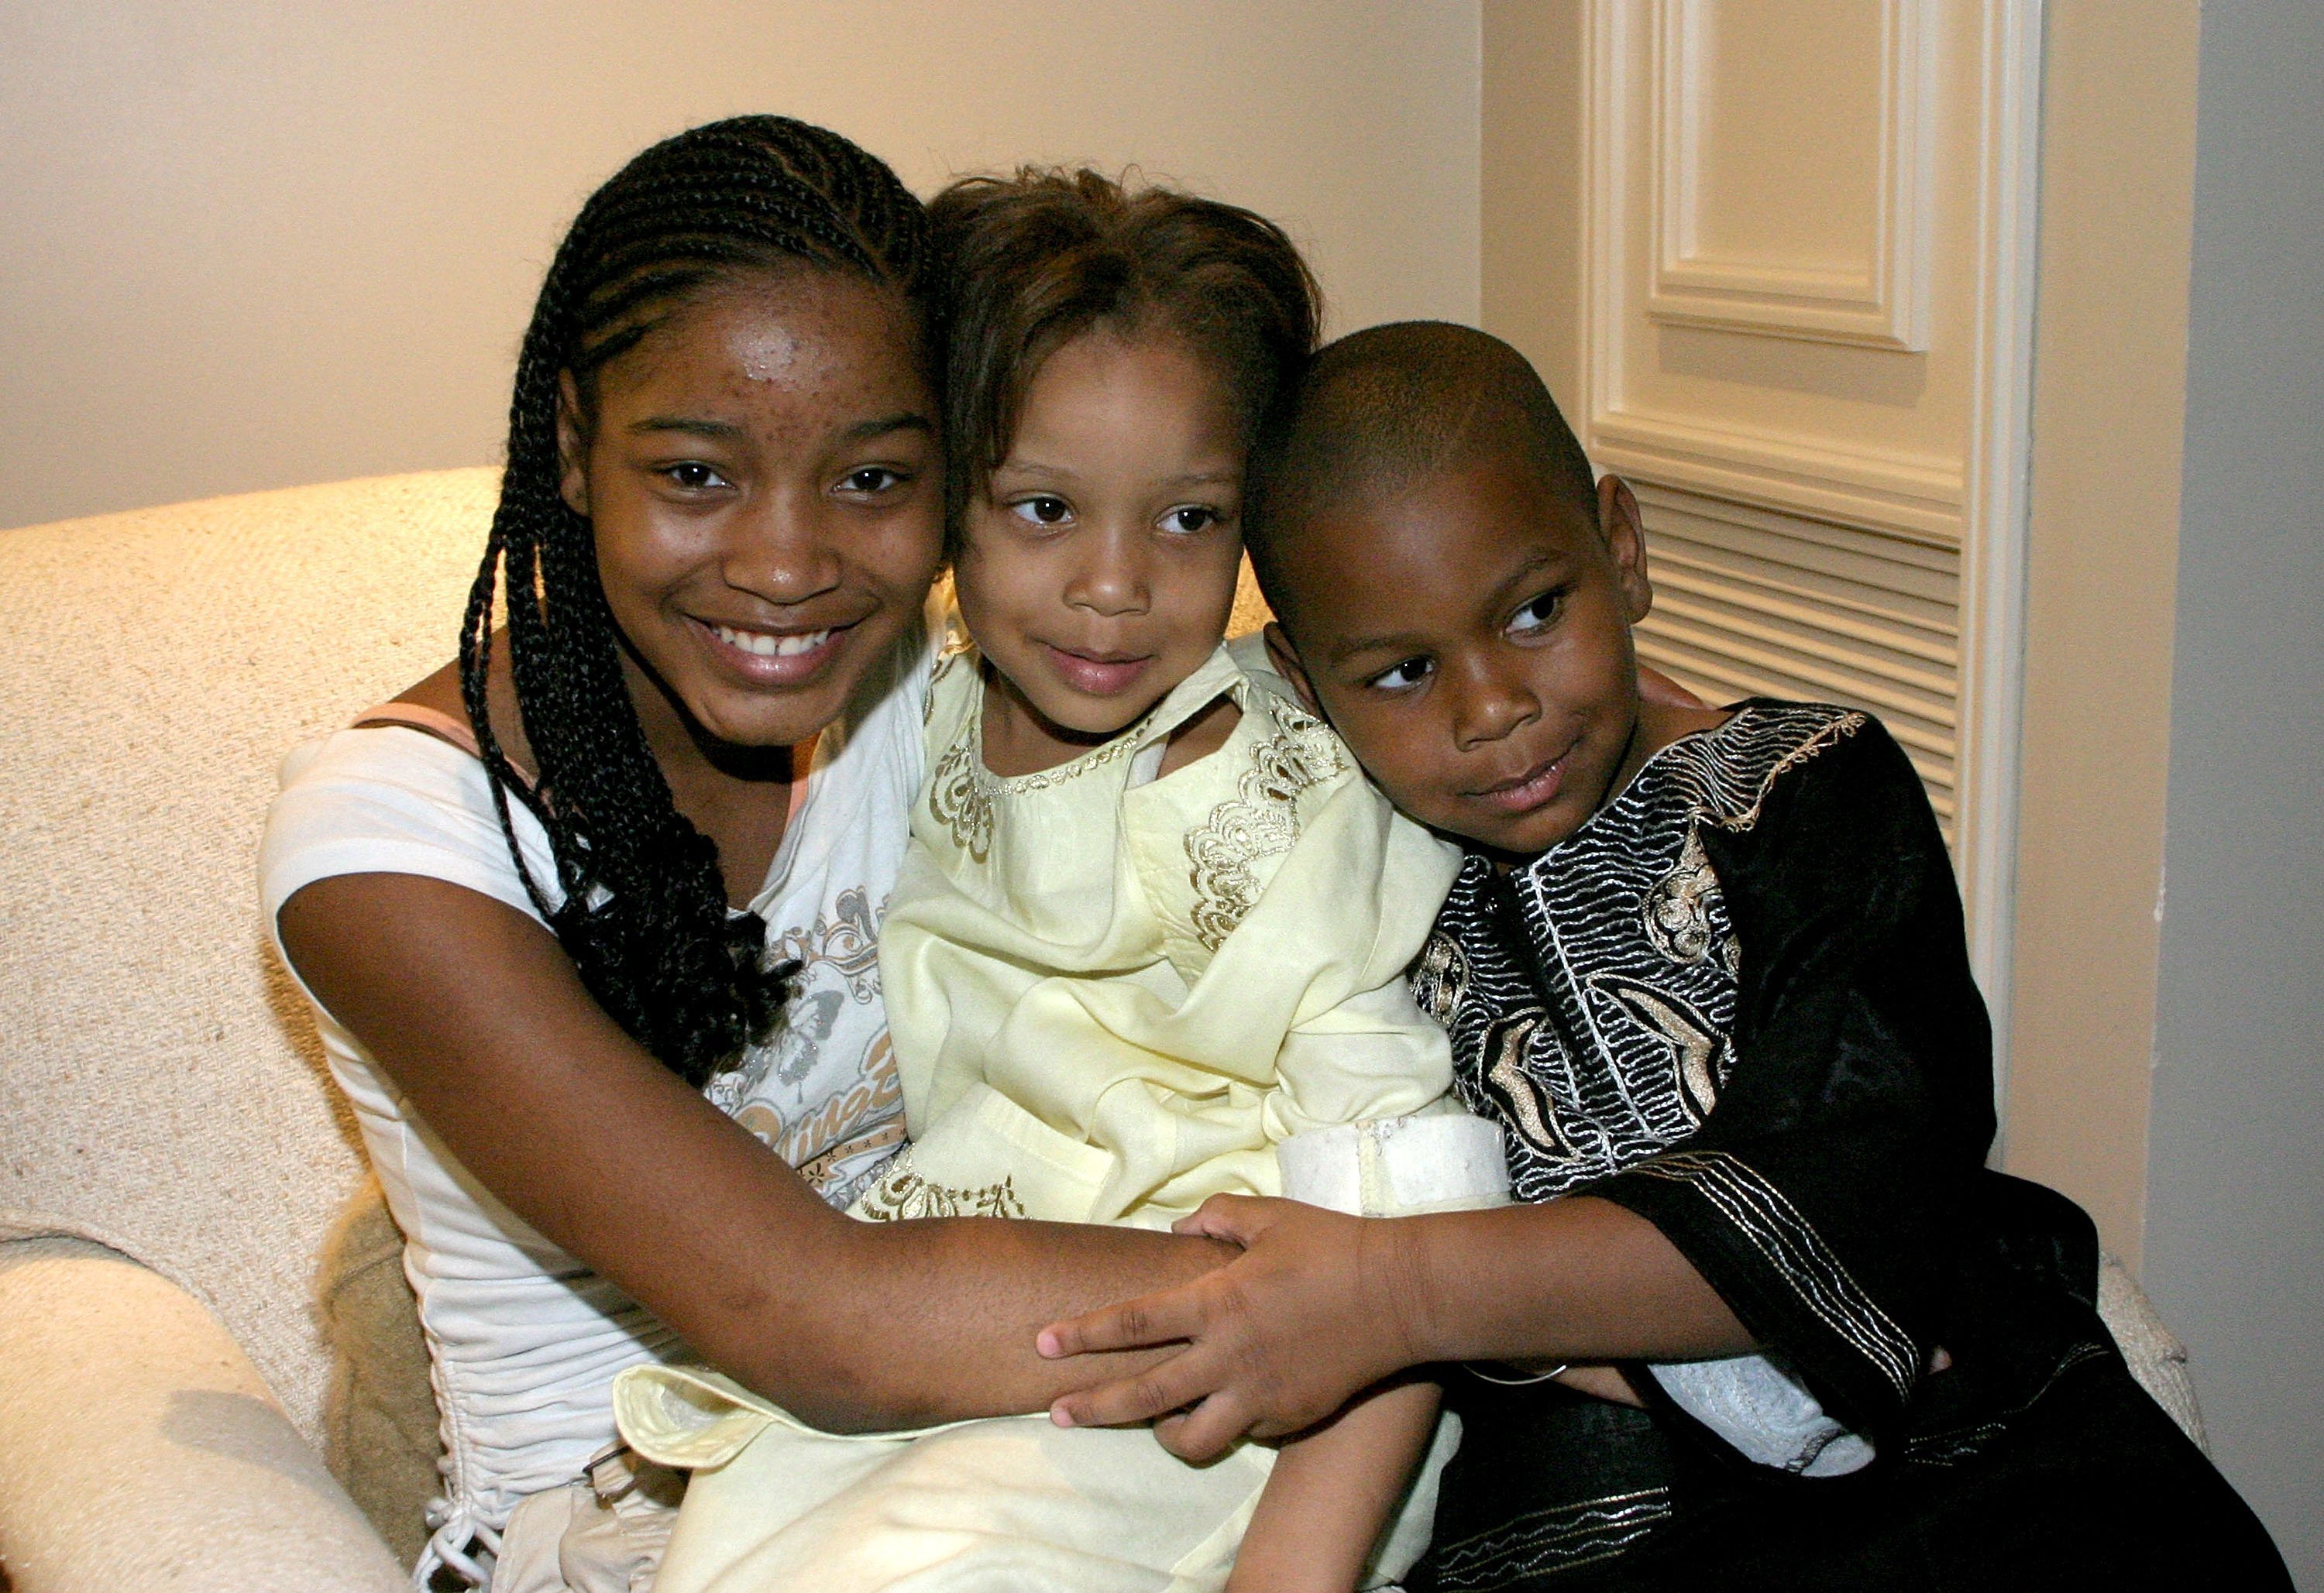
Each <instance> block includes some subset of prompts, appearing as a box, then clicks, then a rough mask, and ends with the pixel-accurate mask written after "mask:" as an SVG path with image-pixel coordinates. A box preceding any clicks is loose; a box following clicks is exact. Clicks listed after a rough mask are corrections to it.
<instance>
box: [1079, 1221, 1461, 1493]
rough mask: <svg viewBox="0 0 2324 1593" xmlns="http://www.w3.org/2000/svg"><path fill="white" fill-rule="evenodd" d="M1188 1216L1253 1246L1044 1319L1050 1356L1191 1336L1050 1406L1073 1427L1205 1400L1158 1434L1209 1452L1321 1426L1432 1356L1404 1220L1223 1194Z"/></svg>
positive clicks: (1160, 1413)
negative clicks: (1419, 1344)
mask: <svg viewBox="0 0 2324 1593" xmlns="http://www.w3.org/2000/svg"><path fill="white" fill-rule="evenodd" d="M1175 1226H1176V1230H1177V1231H1178V1232H1180V1233H1192V1234H1201V1235H1203V1236H1205V1237H1207V1238H1216V1239H1225V1240H1229V1241H1231V1242H1232V1243H1235V1244H1239V1245H1240V1246H1242V1247H1243V1254H1242V1255H1241V1256H1240V1257H1237V1258H1236V1259H1235V1260H1233V1261H1231V1262H1229V1263H1228V1264H1227V1265H1226V1266H1222V1267H1221V1268H1219V1269H1218V1270H1217V1271H1215V1272H1213V1273H1211V1274H1209V1275H1206V1276H1204V1277H1201V1278H1197V1279H1196V1280H1195V1281H1194V1282H1193V1283H1191V1284H1187V1285H1183V1286H1181V1287H1179V1288H1176V1289H1171V1290H1167V1291H1166V1292H1164V1293H1162V1294H1148V1295H1146V1296H1145V1297H1144V1298H1142V1299H1138V1300H1132V1301H1129V1302H1127V1303H1123V1304H1120V1305H1114V1306H1110V1307H1108V1308H1106V1309H1105V1310H1102V1311H1095V1312H1090V1313H1089V1314H1088V1315H1086V1316H1082V1317H1077V1318H1075V1319H1074V1320H1073V1321H1067V1322H1059V1323H1057V1324H1056V1325H1055V1326H1052V1327H1049V1328H1046V1329H1044V1330H1043V1331H1042V1332H1041V1335H1040V1340H1039V1343H1040V1350H1041V1353H1042V1354H1043V1355H1045V1356H1050V1357H1057V1356H1067V1355H1083V1354H1087V1353H1090V1352H1092V1351H1095V1350H1107V1349H1132V1348H1137V1347H1143V1346H1151V1345H1157V1344H1167V1343H1171V1342H1173V1341H1175V1340H1185V1341H1186V1348H1185V1349H1184V1350H1183V1351H1181V1352H1180V1353H1179V1354H1178V1355H1176V1356H1174V1357H1173V1358H1170V1359H1168V1360H1167V1361H1163V1362H1161V1363H1160V1364H1159V1365H1157V1366H1154V1367H1148V1369H1147V1370H1146V1371H1144V1372H1142V1373H1139V1375H1138V1376H1136V1377H1127V1378H1124V1379H1122V1380H1120V1381H1119V1382H1115V1383H1108V1384H1104V1385H1102V1386H1099V1387H1096V1388H1089V1389H1084V1390H1083V1391H1082V1392H1080V1393H1078V1394H1071V1395H1066V1396H1065V1398H1063V1399H1061V1400H1059V1401H1057V1403H1056V1404H1055V1405H1053V1406H1051V1407H1050V1416H1051V1419H1052V1420H1054V1421H1056V1422H1057V1423H1059V1424H1060V1425H1064V1426H1074V1427H1091V1426H1112V1425H1117V1424H1120V1423H1132V1422H1144V1421H1148V1420H1152V1419H1153V1418H1156V1417H1167V1416H1168V1415H1169V1413H1172V1412H1175V1411H1180V1410H1184V1409H1185V1407H1188V1406H1192V1407H1194V1408H1193V1409H1192V1410H1191V1411H1188V1412H1187V1413H1186V1414H1185V1416H1184V1417H1182V1418H1175V1419H1172V1420H1168V1421H1166V1422H1164V1423H1162V1424H1160V1425H1159V1426H1157V1429H1156V1434H1157V1437H1158V1438H1159V1439H1160V1441H1161V1442H1162V1444H1163V1446H1164V1447H1165V1448H1167V1449H1168V1450H1170V1452H1171V1453H1173V1454H1175V1455H1177V1456H1179V1457H1181V1458H1182V1459H1188V1460H1207V1459H1211V1458H1212V1457H1213V1456H1215V1455H1217V1454H1219V1453H1221V1452H1222V1450H1225V1449H1226V1447H1227V1446H1228V1445H1229V1444H1231V1443H1232V1442H1233V1441H1235V1440H1236V1439H1238V1438H1240V1437H1242V1436H1244V1435H1245V1434H1246V1433H1248V1434H1250V1435H1252V1436H1255V1437H1259V1438H1279V1437H1283V1436H1285V1435H1286V1434H1289V1433H1293V1432H1302V1431H1304V1430H1305V1429H1306V1428H1309V1427H1312V1426H1314V1424H1315V1423H1318V1422H1320V1421H1322V1420H1323V1418H1324V1417H1326V1416H1328V1415H1330V1414H1331V1413H1333V1412H1334V1411H1336V1410H1338V1409H1339V1408H1340V1407H1341V1406H1342V1405H1343V1404H1346V1403H1347V1402H1348V1401H1349V1399H1350V1398H1351V1397H1352V1396H1354V1395H1356V1394H1358V1393H1359V1392H1360V1391H1361V1390H1363V1389H1366V1388H1369V1387H1370V1386H1372V1385H1373V1384H1374V1383H1377V1382H1379V1380H1380V1379H1381V1378H1382V1377H1387V1376H1388V1375H1389V1374H1390V1373H1392V1372H1396V1371H1400V1370H1402V1369H1403V1368H1404V1367H1407V1366H1410V1365H1413V1364H1414V1363H1415V1362H1416V1360H1418V1359H1419V1358H1420V1357H1418V1356H1416V1354H1415V1353H1414V1352H1413V1350H1412V1348H1411V1336H1410V1333H1409V1331H1407V1327H1406V1318H1405V1310H1406V1307H1407V1306H1408V1305H1409V1304H1410V1303H1412V1302H1413V1300H1414V1299H1415V1298H1416V1289H1415V1287H1414V1286H1413V1285H1415V1284H1416V1281H1417V1280H1416V1278H1414V1277H1412V1276H1410V1275H1409V1274H1411V1273H1412V1272H1413V1271H1414V1270H1415V1268H1414V1266H1413V1261H1412V1254H1411V1248H1410V1247H1409V1246H1406V1245H1405V1244H1403V1243H1402V1242H1401V1236H1400V1235H1399V1234H1398V1233H1397V1229H1399V1228H1401V1227H1402V1226H1403V1225H1402V1224H1400V1223H1397V1222H1396V1221H1392V1220H1379V1219H1361V1218H1355V1217H1345V1216H1342V1215H1340V1214H1339V1213H1337V1212H1334V1211H1323V1210H1322V1209H1320V1208H1318V1207H1314V1206H1307V1205H1302V1204H1300V1203H1299V1202H1296V1201H1273V1200H1257V1199H1250V1198H1248V1197H1244V1196H1239V1195H1217V1196H1213V1198H1212V1199H1211V1200H1209V1201H1207V1202H1204V1203H1203V1208H1202V1210H1201V1211H1196V1212H1195V1213H1194V1215H1193V1216H1191V1217H1187V1218H1185V1219H1182V1220H1180V1221H1179V1222H1177V1223H1176V1225H1175Z"/></svg>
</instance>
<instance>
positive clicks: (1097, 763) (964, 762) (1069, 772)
mask: <svg viewBox="0 0 2324 1593" xmlns="http://www.w3.org/2000/svg"><path fill="white" fill-rule="evenodd" d="M1153 718H1154V714H1153V713H1151V712H1149V713H1148V714H1147V715H1146V716H1145V717H1144V718H1142V719H1140V720H1139V722H1138V723H1136V724H1133V725H1131V726H1130V728H1129V729H1128V730H1125V731H1123V732H1121V733H1120V735H1118V736H1116V737H1114V738H1113V740H1111V741H1108V742H1106V743H1105V744H1104V745H1103V746H1102V747H1098V748H1095V749H1093V750H1090V751H1087V752H1084V753H1083V754H1082V755H1081V756H1080V757H1079V758H1076V759H1074V760H1072V761H1071V762H1069V763H1060V764H1059V765H1057V766H1056V768H1055V769H1036V770H1035V771H1034V772H1033V773H1031V774H1020V775H1010V776H1009V777H1008V778H1002V777H1001V776H1000V775H997V774H994V773H993V772H992V771H991V769H987V768H985V767H984V699H983V695H982V693H980V694H978V696H977V700H976V702H975V703H974V704H973V705H972V706H971V707H970V709H969V714H968V723H967V724H966V726H965V727H964V728H963V729H962V731H961V732H960V734H959V736H958V737H956V738H955V739H954V741H953V744H952V745H951V746H949V747H947V748H945V755H944V756H943V757H942V758H941V759H938V760H936V773H935V774H934V775H933V776H932V777H931V778H929V780H928V812H929V814H930V815H932V816H933V817H934V818H935V819H936V822H937V823H938V824H943V825H944V826H945V828H946V829H948V830H950V831H951V832H952V839H953V844H954V845H955V846H957V847H959V848H960V849H961V850H962V851H963V852H966V853H968V855H969V856H971V857H973V858H974V859H975V860H976V861H978V862H980V863H981V862H983V861H986V859H987V858H989V857H990V856H991V852H992V814H993V800H994V798H996V797H1000V796H1012V795H1014V794H1016V793H1018V792H1020V791H1043V790H1047V788H1048V787H1051V786H1061V785H1063V784H1065V781H1067V780H1070V779H1072V778H1075V777H1076V776H1078V775H1084V774H1087V773H1088V772H1089V771H1090V770H1091V769H1098V768H1102V767H1103V766H1104V765H1106V764H1109V763H1111V762H1112V761H1114V760H1116V759H1118V758H1127V757H1128V756H1130V753H1132V752H1134V751H1136V750H1138V744H1139V737H1140V736H1141V735H1142V734H1143V732H1145V729H1146V727H1147V725H1148V723H1151V722H1152V721H1153ZM1311 723H1312V722H1311Z"/></svg>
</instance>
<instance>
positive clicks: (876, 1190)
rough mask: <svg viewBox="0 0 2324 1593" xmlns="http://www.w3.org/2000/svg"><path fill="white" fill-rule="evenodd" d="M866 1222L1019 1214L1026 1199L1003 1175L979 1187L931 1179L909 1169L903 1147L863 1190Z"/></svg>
mask: <svg viewBox="0 0 2324 1593" xmlns="http://www.w3.org/2000/svg"><path fill="white" fill-rule="evenodd" d="M861 1209H862V1214H863V1218H864V1220H866V1221H869V1222H901V1221H905V1220H909V1219H912V1218H917V1217H1022V1216H1024V1215H1025V1202H1023V1201H1021V1200H1019V1199H1018V1197H1017V1181H1016V1180H1015V1179H1014V1178H1004V1179H1002V1180H1001V1182H1000V1183H988V1184H986V1185H984V1187H982V1189H954V1188H953V1187H952V1186H951V1185H949V1184H944V1183H930V1182H928V1180H927V1179H925V1178H923V1177H921V1176H920V1175H919V1174H918V1173H915V1172H913V1171H912V1153H911V1152H910V1151H908V1150H906V1151H904V1152H902V1153H900V1154H899V1155H898V1156H897V1157H896V1159H895V1160H894V1161H892V1162H890V1163H889V1164H888V1171H887V1172H886V1173H885V1174H882V1175H881V1179H880V1182H879V1183H876V1184H874V1185H873V1186H872V1187H871V1189H869V1190H867V1191H865V1192H864V1194H863V1199H862V1203H861Z"/></svg>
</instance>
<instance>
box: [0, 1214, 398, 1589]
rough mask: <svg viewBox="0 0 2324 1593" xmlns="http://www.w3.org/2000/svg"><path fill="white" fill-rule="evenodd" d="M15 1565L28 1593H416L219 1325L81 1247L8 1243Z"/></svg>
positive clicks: (178, 1295)
mask: <svg viewBox="0 0 2324 1593" xmlns="http://www.w3.org/2000/svg"><path fill="white" fill-rule="evenodd" d="M0 1455H5V1456H6V1457H7V1459H6V1463H5V1465H0V1564H5V1568H6V1576H7V1578H8V1579H10V1580H11V1581H12V1582H13V1584H14V1593H145V1590H146V1589H149V1588H150V1589H156V1590H158V1589H161V1588H169V1589H171V1593H229V1590H231V1593H245V1590H246V1589H249V1588H303V1589H308V1590H310V1593H404V1590H406V1589H407V1588H408V1586H409V1584H408V1582H407V1579H406V1578H405V1576H404V1574H403V1572H402V1570H401V1569H400V1568H399V1567H398V1566H397V1565H396V1563H395V1559H394V1556H393V1555H392V1554H391V1553H390V1552H388V1549H387V1545H386V1544H385V1543H383V1542H381V1541H380V1538H379V1536H378V1534H377V1533H374V1531H373V1530H372V1528H371V1526H370V1524H368V1523H366V1522H365V1521H364V1518H363V1516H362V1515H361V1514H360V1513H359V1512H357V1510H356V1509H355V1506H354V1504H353V1503H352V1502H351V1501H350V1500H349V1499H348V1497H347V1496H346V1493H345V1492H344V1491H343V1490H342V1489H341V1488H340V1487H339V1485H338V1484H337V1483H336V1482H334V1481H333V1480H332V1479H331V1476H330V1473H329V1472H328V1471H327V1470H326V1469H324V1466H323V1460H322V1457H321V1456H319V1455H318V1454H317V1453H316V1452H315V1451H314V1450H313V1449H311V1448H310V1447H309V1445H308V1444H307V1443H306V1442H305V1441H303V1440H302V1439H300V1436H299V1434H298V1432H297V1431H296V1430H295V1429H294V1428H293V1427H292V1426H291V1422H290V1419H289V1418H288V1417H287V1416H285V1415H284V1414H283V1413H282V1410H281V1406H280V1405H278V1404H276V1403H275V1401H274V1397H273V1395H272V1394H270V1393H269V1392H268V1391H267V1388H266V1386H265V1384H264V1383H263V1382H262V1381H260V1379H259V1376H258V1373H257V1370H256V1369H255V1368H254V1367H253V1366H252V1365H251V1364H250V1360H249V1358H247V1357H246V1356H244V1354H243V1352H242V1349H241V1348H240V1347H239V1346H237V1345H236V1344H235V1341H234V1340H233V1339H232V1338H231V1337H229V1336H228V1335H227V1333H226V1330H225V1328H224V1327H222V1326H220V1325H219V1323H218V1321H217V1318H216V1317H214V1316H212V1315H211V1314H210V1312H208V1310H207V1309H206V1308H205V1307H204V1306H203V1305H202V1304H201V1303H199V1302H198V1301H196V1300H195V1299H194V1298H193V1297H192V1296H191V1295H189V1294H187V1293H185V1291H183V1290H182V1289H180V1288H179V1287H178V1286H177V1285H175V1284H172V1283H171V1282H170V1281H169V1280H167V1279H165V1278H163V1277H161V1275H158V1274H156V1273H153V1272H151V1271H149V1270H147V1269H146V1268H144V1267H143V1266H138V1265H137V1264H136V1263H135V1262H133V1261H131V1260H129V1259H128V1258H127V1257H124V1256H121V1255H119V1254H118V1253H116V1252H114V1251H111V1250H107V1249H106V1248H103V1247H101V1246H98V1245H94V1244H89V1243H88V1242H86V1241H83V1240H78V1239H59V1238H46V1239H20V1240H15V1241H13V1242H6V1243H0Z"/></svg>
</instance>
